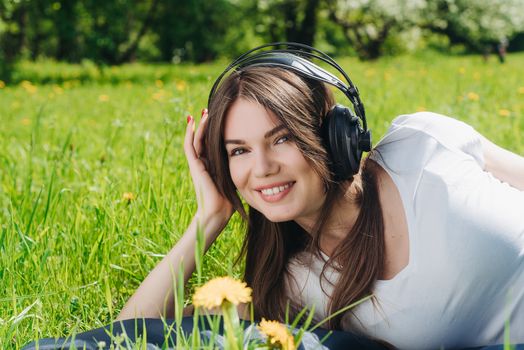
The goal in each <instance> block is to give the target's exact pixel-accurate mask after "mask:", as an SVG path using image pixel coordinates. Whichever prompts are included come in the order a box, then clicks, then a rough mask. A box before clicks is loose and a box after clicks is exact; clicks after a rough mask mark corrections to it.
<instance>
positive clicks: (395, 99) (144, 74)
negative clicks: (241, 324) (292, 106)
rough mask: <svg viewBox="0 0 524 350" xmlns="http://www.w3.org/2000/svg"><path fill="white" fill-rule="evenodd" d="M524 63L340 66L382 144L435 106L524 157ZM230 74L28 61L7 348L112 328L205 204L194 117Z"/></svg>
mask: <svg viewBox="0 0 524 350" xmlns="http://www.w3.org/2000/svg"><path fill="white" fill-rule="evenodd" d="M522 62H524V55H523V54H514V55H509V56H508V60H507V63H506V64H504V65H501V64H499V63H498V62H495V61H494V60H493V61H491V62H488V63H487V64H486V63H484V62H483V61H482V59H481V58H480V57H477V56H471V57H444V56H437V55H434V54H424V55H421V56H418V57H400V58H390V59H384V60H379V61H376V62H372V63H362V62H359V61H357V60H353V59H341V60H340V63H341V65H342V66H343V67H344V68H345V69H346V70H347V72H348V74H349V75H350V76H351V78H352V79H353V81H354V83H355V84H357V85H358V87H359V90H360V92H361V95H362V99H363V101H364V103H365V106H366V111H367V115H368V119H369V125H370V126H371V128H372V129H373V132H374V139H375V140H378V139H379V138H380V136H381V135H382V134H383V133H384V132H385V130H386V128H387V126H388V124H389V122H390V121H391V120H392V119H393V118H394V117H395V116H396V115H398V114H402V113H410V112H414V111H417V110H431V111H435V112H440V113H443V114H447V115H451V116H454V117H456V118H459V119H461V120H464V121H466V122H468V123H470V124H472V125H473V126H474V127H475V128H477V130H479V131H480V132H482V133H483V134H485V135H486V136H487V137H488V138H491V139H492V140H493V141H495V142H497V143H499V144H500V145H502V146H505V147H507V148H508V149H510V150H512V151H515V152H517V153H520V154H524V140H523V134H524V133H523V131H524V117H523V114H524V83H523V82H522V80H521V77H522V76H524V65H523V64H522ZM225 65H226V62H220V63H215V64H210V65H204V66H170V65H157V66H153V65H151V66H146V65H130V66H124V67H117V68H113V67H105V68H103V69H99V68H97V67H95V66H93V65H90V64H84V65H64V64H55V63H52V62H40V63H38V64H32V63H23V64H21V65H20V66H19V71H18V72H17V73H16V74H14V78H15V83H10V84H6V83H4V82H2V83H1V84H0V348H2V349H4V348H14V349H17V348H19V347H21V346H22V345H23V344H25V343H27V342H28V341H30V340H32V339H35V338H37V337H39V338H42V337H48V336H65V335H68V334H71V333H72V332H80V331H84V330H88V329H92V328H95V327H100V326H102V325H106V324H108V323H110V322H111V320H113V319H114V317H116V315H117V314H118V312H119V310H120V309H121V307H122V306H123V304H124V302H125V301H126V300H127V298H128V297H129V296H130V295H131V294H132V293H133V291H134V290H135V289H136V287H137V286H138V284H139V283H140V281H142V279H143V278H144V277H145V276H146V274H147V273H148V271H149V270H150V269H151V268H152V267H153V266H154V265H155V264H156V263H157V262H158V261H159V260H160V259H161V257H162V256H163V254H165V253H166V252H167V251H168V250H169V249H170V248H171V247H172V246H173V245H174V244H175V243H176V241H177V240H178V238H180V236H181V235H182V234H183V232H184V230H185V228H186V226H187V225H188V223H189V221H190V219H191V217H192V215H193V212H194V210H195V205H196V201H195V198H194V195H193V189H192V184H191V180H190V177H189V173H188V171H187V166H186V163H185V158H184V154H183V151H182V138H183V131H184V128H185V123H186V122H185V117H186V115H187V114H189V113H191V114H193V115H194V116H199V115H200V110H201V108H203V107H204V106H205V105H206V102H207V94H208V91H209V89H210V87H211V85H212V83H213V79H214V78H215V77H216V76H218V74H219V73H220V72H221V69H222V68H223V67H224V66H225ZM337 95H338V97H339V102H342V103H345V104H346V101H344V100H342V99H341V97H340V94H337ZM241 232H242V229H241V224H240V221H239V219H238V217H236V216H235V217H234V220H233V221H232V222H231V223H230V225H229V226H228V227H227V228H226V230H225V233H224V234H223V235H221V236H220V238H219V240H218V241H217V243H216V244H215V245H214V246H213V248H212V249H211V251H210V252H209V253H208V254H207V255H206V256H205V259H204V261H203V264H202V275H203V276H204V278H203V279H204V280H208V279H210V278H211V277H214V276H222V275H226V274H230V275H232V276H235V277H239V276H241V273H242V266H237V267H234V266H233V261H234V258H235V257H236V254H237V253H238V250H239V247H240V244H241ZM195 282H196V281H194V280H192V281H191V283H190V291H191V289H192V286H193V285H195ZM187 295H188V294H186V296H187Z"/></svg>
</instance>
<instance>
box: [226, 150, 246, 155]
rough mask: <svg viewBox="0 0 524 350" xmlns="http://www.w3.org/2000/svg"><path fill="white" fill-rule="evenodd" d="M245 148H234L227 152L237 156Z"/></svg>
mask: <svg viewBox="0 0 524 350" xmlns="http://www.w3.org/2000/svg"><path fill="white" fill-rule="evenodd" d="M245 151H246V150H245V149H243V148H234V149H232V150H231V152H229V155H230V156H231V157H234V156H239V155H241V154H243V153H244V152H245Z"/></svg>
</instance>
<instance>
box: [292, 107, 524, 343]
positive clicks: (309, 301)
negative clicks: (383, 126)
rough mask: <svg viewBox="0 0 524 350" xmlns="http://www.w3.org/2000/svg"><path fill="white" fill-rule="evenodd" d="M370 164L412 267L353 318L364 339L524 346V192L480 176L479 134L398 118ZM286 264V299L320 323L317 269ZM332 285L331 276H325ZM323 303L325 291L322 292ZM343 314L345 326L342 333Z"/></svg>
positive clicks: (380, 288) (434, 117)
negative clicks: (390, 185) (390, 192)
mask: <svg viewBox="0 0 524 350" xmlns="http://www.w3.org/2000/svg"><path fill="white" fill-rule="evenodd" d="M376 150H377V151H378V152H377V153H376V154H375V155H374V157H373V159H374V160H375V161H376V162H378V163H379V164H380V165H381V166H382V167H383V168H384V169H385V170H386V171H387V173H388V174H389V175H390V176H391V178H392V179H393V181H394V183H395V185H396V186H397V188H398V190H399V192H400V195H401V198H402V202H403V205H404V211H405V214H406V218H407V223H408V230H409V263H408V265H407V266H406V267H405V268H404V269H403V270H402V271H401V272H400V273H398V274H397V275H396V276H395V277H394V278H393V279H391V280H379V281H377V282H376V285H375V286H374V295H375V296H376V298H377V300H378V302H379V307H378V308H377V307H375V306H374V305H373V303H372V302H371V301H366V302H364V303H363V304H361V305H359V306H357V307H356V308H355V309H354V312H355V314H356V316H357V317H358V319H359V320H360V322H361V323H359V322H354V321H353V322H352V324H353V325H354V326H355V327H357V330H359V331H361V332H362V333H364V334H366V335H368V336H371V337H375V338H378V339H382V340H385V341H387V342H389V343H391V344H393V345H394V346H396V347H399V348H402V349H435V348H441V347H445V348H457V347H473V346H482V345H490V344H502V343H504V328H505V324H506V321H508V322H509V331H510V333H509V334H510V340H511V342H512V343H516V342H519V343H522V342H524V192H521V191H519V190H517V189H515V188H514V187H511V186H510V185H508V184H507V183H503V182H501V181H499V180H498V179H496V178H495V177H494V176H493V175H492V174H490V173H488V172H486V171H484V170H483V168H484V160H483V153H482V148H481V142H480V137H479V134H478V133H477V132H476V131H475V130H474V129H473V128H471V127H470V126H468V125H466V124H464V123H462V122H460V121H457V120H455V119H452V118H449V117H445V116H442V115H438V114H434V113H428V112H423V113H416V114H412V115H403V116H400V117H398V118H396V119H395V120H394V121H393V123H392V125H391V127H390V128H389V130H388V132H387V133H386V135H385V136H384V137H383V139H382V140H381V141H380V142H379V143H378V145H377V147H376ZM304 254H305V253H302V256H301V257H300V259H293V261H291V263H290V271H291V273H292V275H293V276H294V280H296V282H297V284H294V283H291V285H290V287H289V296H290V298H293V299H292V300H295V301H300V303H301V305H309V306H312V305H315V319H316V320H317V321H319V320H321V319H323V318H324V317H326V316H327V311H326V307H327V305H328V299H327V297H326V295H325V294H324V293H323V292H322V288H320V280H319V278H320V277H319V276H320V273H321V270H322V266H323V262H322V261H321V260H320V259H318V258H312V259H313V260H311V259H309V261H310V264H308V265H307V266H305V265H304V263H303V262H304V261H308V259H307V257H305V256H304ZM327 277H328V279H330V280H331V281H333V282H336V279H337V273H336V272H335V271H333V270H331V271H328V273H327ZM323 287H324V290H325V291H326V292H327V293H328V294H329V293H331V290H332V287H331V286H330V284H329V283H326V282H324V283H323ZM350 319H352V320H354V319H353V318H352V316H351V315H350V313H347V314H346V316H344V318H343V324H345V325H346V328H348V326H349V323H348V322H349V320H350Z"/></svg>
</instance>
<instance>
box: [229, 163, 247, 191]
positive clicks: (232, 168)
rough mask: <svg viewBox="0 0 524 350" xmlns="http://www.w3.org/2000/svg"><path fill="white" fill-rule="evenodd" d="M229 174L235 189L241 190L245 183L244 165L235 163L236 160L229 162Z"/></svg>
mask: <svg viewBox="0 0 524 350" xmlns="http://www.w3.org/2000/svg"><path fill="white" fill-rule="evenodd" d="M229 175H230V176H231V180H232V181H233V184H234V185H235V187H236V188H237V190H239V191H242V190H243V188H244V187H245V186H246V184H247V172H246V171H245V167H242V166H240V164H236V162H229Z"/></svg>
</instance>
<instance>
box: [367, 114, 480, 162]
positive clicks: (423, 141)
mask: <svg viewBox="0 0 524 350" xmlns="http://www.w3.org/2000/svg"><path fill="white" fill-rule="evenodd" d="M374 151H375V154H376V155H375V156H372V159H375V160H377V161H378V162H379V163H380V164H381V165H382V166H384V165H386V166H387V167H388V168H391V169H392V170H396V171H400V169H403V170H404V171H412V170H417V169H418V170H420V168H421V167H422V166H423V165H424V164H426V162H427V161H428V160H429V159H432V158H433V157H435V156H436V155H437V154H444V153H445V154H448V155H450V154H457V155H460V157H461V158H463V159H465V158H467V159H473V160H475V161H476V162H477V163H479V164H480V165H481V166H482V164H483V154H482V145H481V137H480V135H479V134H478V133H477V132H476V131H475V129H474V128H473V127H471V126H470V125H468V124H466V123H464V122H462V121H460V120H458V119H455V118H452V117H448V116H445V115H442V114H438V113H432V112H419V113H413V114H404V115H400V116H398V117H397V118H395V119H394V120H393V121H392V122H391V126H390V127H389V129H388V131H387V132H386V134H385V135H384V136H383V137H382V139H381V140H380V141H379V142H378V144H377V146H376V147H375V149H374ZM386 163H387V164H386Z"/></svg>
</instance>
